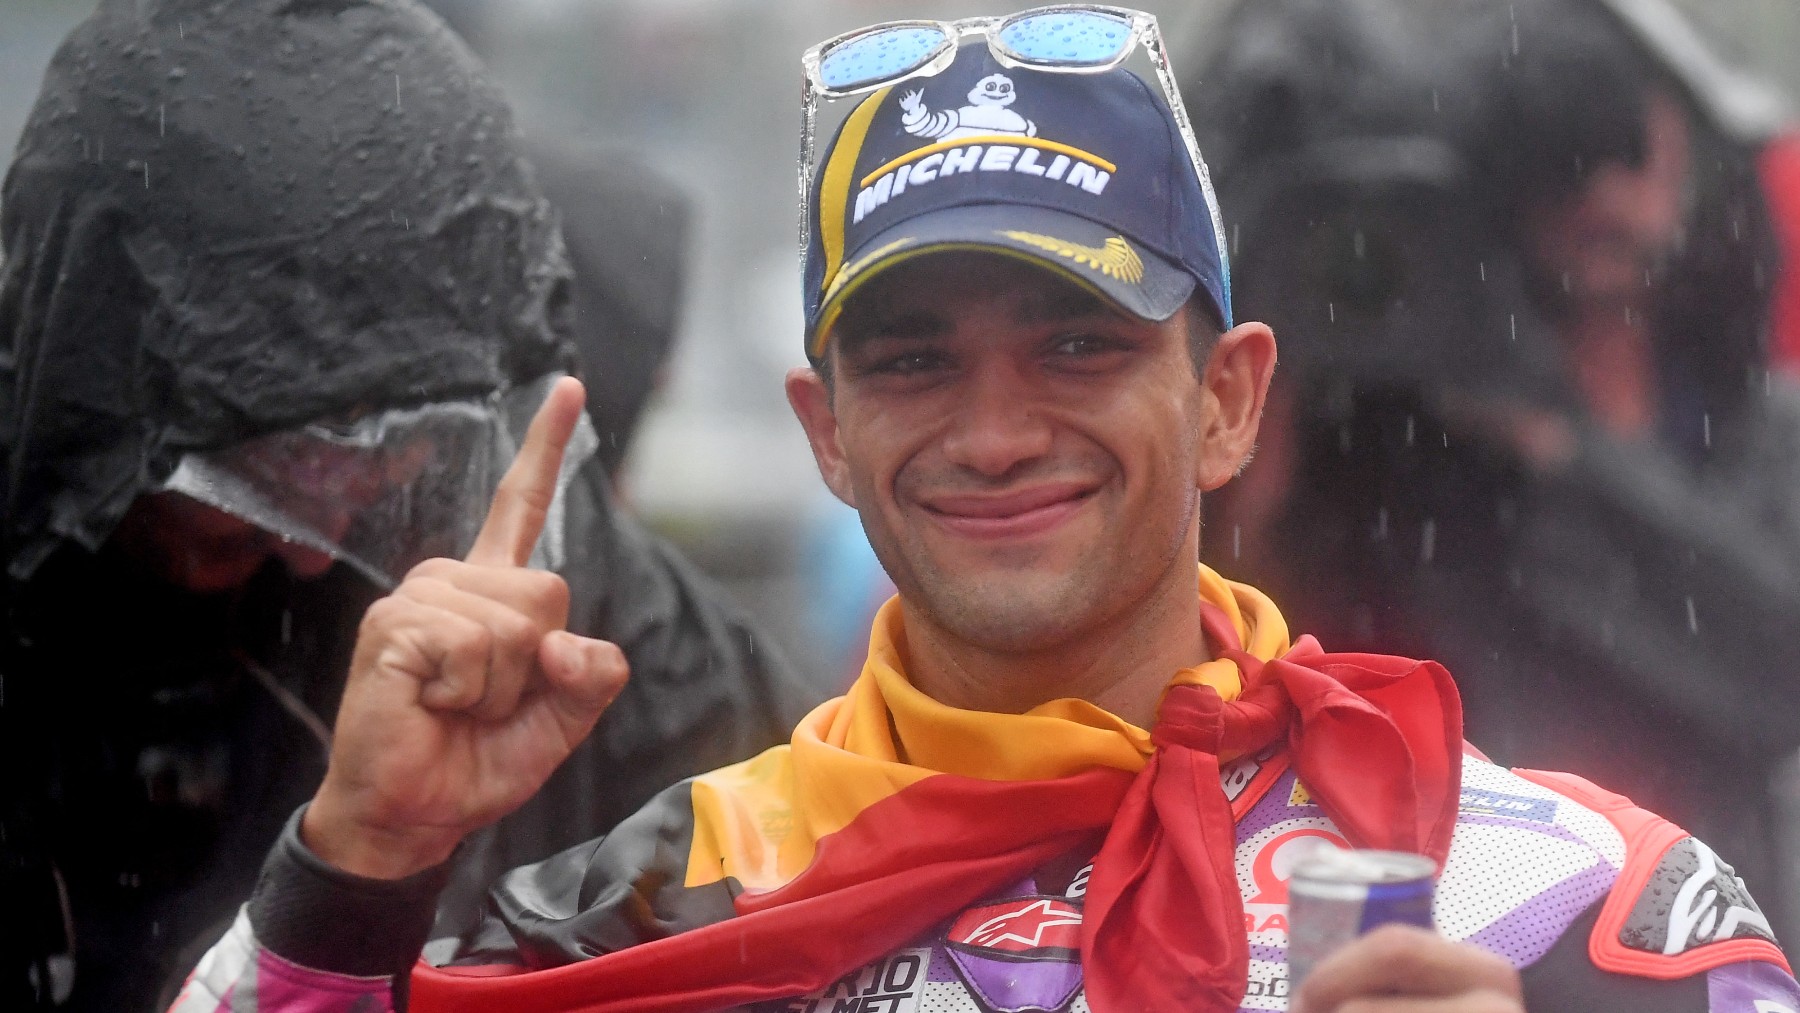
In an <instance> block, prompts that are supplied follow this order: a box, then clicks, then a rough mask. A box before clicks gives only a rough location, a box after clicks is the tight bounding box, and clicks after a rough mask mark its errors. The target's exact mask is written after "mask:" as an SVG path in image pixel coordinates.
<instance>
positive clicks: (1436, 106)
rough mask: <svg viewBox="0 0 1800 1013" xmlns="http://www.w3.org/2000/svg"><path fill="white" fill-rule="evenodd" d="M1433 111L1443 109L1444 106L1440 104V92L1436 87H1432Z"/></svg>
mask: <svg viewBox="0 0 1800 1013" xmlns="http://www.w3.org/2000/svg"><path fill="white" fill-rule="evenodd" d="M1431 111H1432V112H1434V113H1435V112H1442V111H1443V107H1442V106H1440V105H1439V104H1438V92H1437V89H1436V88H1433V89H1431Z"/></svg>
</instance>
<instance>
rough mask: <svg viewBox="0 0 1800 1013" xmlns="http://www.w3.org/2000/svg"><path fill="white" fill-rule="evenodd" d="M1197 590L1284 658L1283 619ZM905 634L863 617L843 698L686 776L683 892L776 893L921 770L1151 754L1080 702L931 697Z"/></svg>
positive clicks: (1245, 633) (1128, 763) (1032, 776)
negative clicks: (858, 653) (1026, 706)
mask: <svg viewBox="0 0 1800 1013" xmlns="http://www.w3.org/2000/svg"><path fill="white" fill-rule="evenodd" d="M1199 591H1200V598H1201V600H1203V601H1206V602H1209V603H1211V604H1213V605H1215V606H1217V607H1218V608H1220V609H1221V610H1223V611H1224V613H1225V614H1226V616H1227V617H1229V618H1230V620H1231V622H1232V624H1233V625H1234V626H1235V627H1236V629H1237V634H1238V639H1239V641H1240V642H1241V643H1242V644H1243V645H1244V648H1245V650H1246V651H1247V652H1248V653H1249V654H1251V655H1253V656H1255V657H1257V658H1260V659H1263V660H1267V659H1270V658H1274V657H1277V656H1279V655H1282V654H1285V653H1286V652H1287V650H1288V647H1289V646H1290V645H1289V643H1288V630H1287V623H1286V622H1285V621H1284V620H1283V619H1282V618H1281V613H1280V612H1279V611H1278V610H1277V609H1276V608H1275V604H1274V603H1273V602H1271V601H1270V600H1269V599H1268V598H1267V597H1266V596H1264V595H1263V593H1262V592H1260V591H1258V590H1256V589H1255V588H1253V587H1250V586H1248V585H1246V584H1238V583H1234V582H1231V581H1228V580H1225V579H1224V578H1223V577H1220V576H1219V575H1218V574H1217V573H1214V572H1213V571H1212V570H1210V569H1208V568H1206V567H1204V566H1202V567H1200V580H1199ZM905 638H906V627H905V622H904V618H903V616H902V613H901V608H900V601H899V599H898V598H895V599H891V600H889V601H888V603H887V604H886V605H883V606H882V607H881V611H880V612H879V613H877V614H876V616H875V623H874V628H873V629H872V630H871V632H870V636H869V657H868V660H867V661H866V662H865V663H864V665H863V670H862V674H861V675H860V676H858V677H857V680H856V682H855V683H853V684H852V685H851V687H850V691H849V692H848V693H846V694H845V695H844V696H841V697H838V698H837V699H835V700H829V701H826V702H825V703H823V704H820V705H819V706H818V707H817V708H816V709H814V710H813V712H812V713H811V714H809V715H807V716H806V718H805V719H804V720H802V721H801V722H800V725H799V727H798V728H796V729H795V730H794V736H793V739H792V740H791V741H790V742H789V744H788V745H785V746H776V747H775V748H773V749H770V750H769V751H768V752H765V753H763V754H762V755H761V756H758V757H756V758H754V759H751V760H747V761H745V762H743V763H739V764H735V765H733V766H730V767H725V768H723V769H721V770H716V771H713V772H712V773H710V774H704V775H702V776H701V777H699V778H697V779H695V781H694V785H693V794H692V800H693V807H694V836H693V843H692V846H691V847H690V849H689V852H688V868H687V878H686V883H687V885H688V886H690V887H692V886H703V885H705V884H708V883H714V882H717V881H719V880H720V879H723V878H725V877H731V878H734V879H736V880H737V881H738V882H739V883H741V884H743V886H744V888H745V889H747V890H753V891H761V890H772V889H774V888H776V887H779V886H781V885H783V884H785V883H787V882H789V881H790V880H792V879H793V878H794V877H795V876H798V875H799V874H800V873H801V872H802V871H804V870H805V868H806V866H807V864H808V863H810V862H811V861H812V857H813V852H814V849H815V848H816V847H817V844H818V842H819V841H820V840H822V839H823V838H825V837H826V836H827V835H829V834H832V833H835V832H837V831H839V830H842V829H843V828H844V827H845V826H848V825H849V823H850V821H851V820H853V819H855V818H856V815H857V814H858V813H860V812H862V810H863V809H865V808H867V807H868V806H870V805H873V804H875V803H876V802H880V801H881V800H883V799H885V798H887V797H889V796H890V795H893V794H895V793H896V792H898V791H900V790H902V789H904V788H906V787H907V786H908V785H911V784H914V783H916V782H918V781H919V780H921V779H923V778H926V777H930V776H932V775H933V774H957V775H961V776H964V777H980V778H986V779H988V780H998V781H1011V780H1046V779H1050V778H1056V777H1063V776H1067V775H1069V774H1073V773H1076V772H1078V771H1081V770H1086V769H1090V768H1092V767H1096V766H1101V767H1112V768H1115V769H1118V770H1125V771H1131V772H1134V773H1135V772H1136V771H1138V770H1141V769H1143V766H1144V762H1145V760H1146V759H1147V758H1148V757H1149V755H1150V753H1151V752H1152V750H1153V748H1154V747H1153V746H1152V745H1151V742H1150V733H1149V732H1148V731H1146V730H1144V729H1142V728H1139V727H1137V726H1136V725H1134V724H1132V723H1131V722H1129V721H1126V720H1124V719H1123V718H1120V717H1118V716H1116V715H1113V714H1111V713H1108V712H1107V711H1105V710H1102V709H1101V708H1099V707H1096V706H1094V705H1093V704H1090V703H1088V702H1086V701H1084V700H1075V699H1061V700H1051V701H1049V702H1047V703H1044V704H1040V705H1038V706H1037V707H1033V708H1032V709H1031V710H1029V711H1026V712H1025V713H1023V714H996V713H990V712H987V711H971V710H962V709H959V708H955V707H949V706H946V705H944V704H941V703H938V702H937V701H935V700H933V699H931V698H930V697H928V696H926V695H925V694H924V693H922V692H920V691H919V690H918V689H917V688H915V687H914V686H913V685H912V683H911V682H910V681H909V680H908V679H907V677H906V673H905V667H904V661H903V657H902V656H903V653H904V650H905ZM1187 684H1198V685H1205V686H1211V687H1213V689H1215V690H1217V691H1218V693H1219V695H1220V696H1221V697H1223V698H1225V699H1226V700H1232V699H1235V698H1236V697H1237V695H1238V693H1239V692H1241V691H1242V688H1243V685H1242V681H1241V678H1240V673H1239V671H1238V668H1237V665H1236V664H1234V663H1233V662H1231V661H1228V660H1225V659H1214V660H1211V661H1207V662H1204V663H1202V664H1200V665H1196V666H1195V667H1193V668H1186V669H1182V670H1180V671H1178V672H1176V673H1174V675H1173V676H1172V677H1171V678H1170V685H1187ZM902 755H904V757H905V758H904V759H902Z"/></svg>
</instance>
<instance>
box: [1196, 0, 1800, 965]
mask: <svg viewBox="0 0 1800 1013" xmlns="http://www.w3.org/2000/svg"><path fill="white" fill-rule="evenodd" d="M1221 37H1222V38H1226V39H1228V40H1230V41H1229V44H1228V45H1227V46H1226V47H1224V48H1221V50H1220V51H1219V52H1220V55H1219V58H1218V59H1217V60H1216V61H1215V62H1214V64H1213V65H1212V66H1210V67H1208V68H1205V70H1204V71H1203V73H1202V74H1201V75H1200V76H1199V77H1197V78H1195V79H1193V80H1194V84H1193V86H1192V87H1191V88H1190V94H1192V95H1193V96H1194V97H1195V100H1196V104H1198V105H1200V106H1201V107H1202V109H1203V110H1217V111H1218V112H1219V114H1218V115H1217V116H1209V115H1208V114H1207V113H1206V112H1202V113H1200V114H1199V115H1197V116H1196V122H1199V123H1212V124H1217V125H1219V127H1220V134H1221V136H1219V137H1217V138H1213V139H1212V140H1211V143H1210V145H1209V147H1208V150H1209V151H1212V152H1214V153H1215V161H1214V165H1215V167H1216V168H1215V171H1216V173H1217V178H1218V179H1219V189H1220V194H1221V200H1222V201H1223V203H1224V204H1225V206H1226V207H1232V208H1235V209H1236V211H1237V214H1238V215H1239V216H1241V220H1240V226H1241V229H1240V234H1241V236H1242V237H1243V242H1242V244H1241V248H1240V249H1239V250H1238V256H1237V258H1236V260H1235V263H1234V265H1233V266H1234V269H1235V273H1234V278H1235V281H1236V283H1237V288H1236V292H1237V296H1238V298H1239V300H1240V301H1241V302H1242V303H1243V304H1244V305H1245V307H1246V312H1247V313H1250V314H1252V315H1261V316H1262V318H1263V319H1267V320H1269V321H1270V322H1271V324H1272V325H1274V326H1275V327H1276V329H1277V331H1278V332H1279V333H1281V334H1282V335H1283V336H1284V338H1285V339H1286V340H1285V342H1284V345H1283V349H1284V352H1286V353H1287V354H1286V356H1285V357H1284V366H1285V367H1286V372H1287V374H1288V375H1287V376H1286V377H1283V378H1278V380H1277V387H1278V391H1277V392H1276V393H1272V395H1271V403H1272V404H1273V405H1275V406H1276V407H1275V408H1273V409H1272V412H1271V415H1270V416H1269V419H1268V421H1266V422H1265V425H1264V437H1263V447H1262V454H1261V456H1260V458H1259V460H1258V461H1257V462H1256V463H1255V464H1254V465H1252V467H1251V468H1250V469H1249V472H1248V473H1247V474H1246V475H1245V476H1244V480H1243V481H1241V482H1240V483H1237V484H1235V485H1234V486H1233V487H1232V488H1230V489H1228V490H1226V495H1224V496H1220V497H1216V498H1215V500H1214V501H1213V502H1212V503H1209V516H1208V522H1209V524H1210V525H1212V531H1213V537H1212V538H1211V539H1210V540H1209V541H1208V543H1207V544H1208V546H1209V547H1210V550H1211V552H1212V554H1213V558H1214V560H1215V561H1216V563H1217V565H1219V566H1220V567H1221V568H1222V569H1225V570H1226V571H1227V572H1230V573H1233V574H1234V575H1242V576H1244V577H1246V578H1250V579H1256V580H1259V581H1260V582H1262V583H1264V584H1265V585H1268V586H1271V590H1272V592H1273V593H1274V594H1275V595H1276V597H1277V598H1278V599H1280V600H1282V601H1284V602H1287V603H1288V604H1289V607H1290V608H1292V609H1293V610H1295V611H1296V612H1298V613H1300V615H1301V616H1302V617H1303V623H1304V625H1306V626H1307V627H1308V628H1313V629H1317V630H1319V631H1320V637H1321V639H1322V640H1324V641H1325V642H1326V643H1329V644H1332V645H1334V647H1336V648H1337V649H1340V650H1357V649H1362V648H1363V647H1364V646H1366V645H1372V644H1379V645H1383V646H1385V647H1386V648H1387V649H1390V650H1391V649H1399V650H1402V651H1405V652H1408V653H1414V654H1417V655H1419V656H1422V657H1432V658H1437V659H1440V660H1442V661H1443V662H1444V664H1445V665H1446V666H1447V667H1448V668H1450V670H1452V671H1454V672H1455V673H1457V676H1458V682H1459V685H1460V687H1461V689H1462V692H1463V695H1464V698H1465V700H1467V702H1468V705H1467V712H1468V714H1469V716H1470V717H1469V729H1470V730H1469V738H1470V739H1471V740H1472V741H1476V742H1479V743H1481V744H1482V748H1484V749H1486V750H1489V751H1490V752H1492V753H1493V754H1494V756H1495V758H1496V759H1497V760H1500V761H1501V762H1505V763H1511V764H1519V765H1523V766H1530V767H1542V768H1551V769H1579V770H1582V771H1584V772H1585V773H1588V774H1590V775H1591V776H1593V777H1594V778H1595V779H1596V780H1598V781H1600V782H1602V783H1605V784H1607V785H1609V786H1611V787H1613V788H1614V789H1616V790H1618V791H1621V792H1623V793H1625V794H1627V795H1629V796H1631V797H1632V798H1633V799H1634V800H1635V801H1637V802H1638V803H1640V804H1642V805H1646V806H1649V807H1651V808H1653V809H1656V810H1657V811H1659V812H1662V813H1664V814H1666V815H1667V816H1668V817H1669V818H1670V819H1673V820H1674V821H1676V822H1677V823H1680V824H1682V825H1683V826H1684V827H1686V828H1687V829H1689V830H1691V831H1692V832H1694V833H1696V834H1699V835H1701V836H1703V837H1705V838H1707V839H1708V840H1709V841H1711V843H1712V844H1713V845H1714V846H1716V847H1718V849H1719V851H1720V854H1721V855H1723V856H1724V857H1725V858H1726V859H1727V860H1729V861H1731V862H1732V863H1734V864H1735V865H1736V866H1737V868H1738V871H1739V872H1741V873H1742V874H1743V875H1744V878H1745V879H1747V880H1749V881H1752V882H1763V883H1773V882H1777V881H1779V880H1781V879H1782V878H1783V873H1786V874H1788V875H1790V876H1791V862H1790V861H1786V860H1783V859H1782V858H1781V856H1780V850H1779V849H1780V845H1779V843H1778V836H1779V835H1778V833H1777V828H1776V827H1775V826H1773V825H1772V822H1773V820H1774V818H1775V809H1776V807H1775V805H1774V804H1773V799H1772V795H1771V789H1770V773H1771V771H1772V770H1773V769H1774V768H1775V766H1776V765H1777V763H1779V762H1780V761H1781V760H1782V759H1783V758H1784V757H1788V756H1791V755H1792V754H1793V752H1794V750H1795V749H1796V748H1797V747H1800V725H1797V724H1796V722H1795V721H1794V720H1793V712H1792V707H1791V705H1790V703H1789V700H1790V698H1791V695H1792V692H1793V688H1794V686H1795V678H1796V673H1797V672H1800V641H1796V640H1795V638H1794V636H1793V634H1792V626H1793V620H1794V616H1795V615H1796V614H1800V497H1797V496H1796V495H1795V490H1796V488H1800V393H1797V392H1796V391H1795V390H1794V389H1793V387H1792V385H1791V382H1790V381H1787V380H1785V379H1784V378H1783V377H1782V376H1780V375H1772V374H1771V373H1770V370H1769V368H1768V362H1767V357H1766V352H1765V349H1764V335H1765V331H1766V322H1767V312H1768V298H1769V289H1770V287H1771V286H1772V285H1773V282H1774V278H1775V274H1776V271H1777V270H1778V268H1779V267H1780V265H1779V263H1778V258H1777V255H1776V253H1775V251H1774V247H1773V242H1772V234H1771V231H1770V225H1769V218H1768V212H1767V210H1766V209H1765V206H1764V204H1763V201H1762V198H1761V195H1760V193H1759V190H1758V183H1757V177H1756V172H1755V156H1756V153H1757V151H1758V149H1759V146H1760V144H1761V142H1762V140H1763V139H1764V138H1766V137H1767V136H1768V135H1769V131H1770V130H1771V128H1773V127H1775V126H1777V125H1778V124H1779V118H1778V117H1777V116H1772V115H1770V112H1771V111H1772V107H1771V105H1770V104H1769V103H1767V102H1765V101H1763V100H1762V98H1761V96H1762V94H1763V93H1761V92H1759V90H1758V89H1757V87H1756V86H1755V85H1754V83H1753V82H1748V81H1746V80H1745V79H1743V78H1741V77H1738V76H1736V75H1735V74H1734V73H1731V72H1729V71H1727V70H1726V69H1724V67H1723V65H1722V64H1721V63H1720V62H1719V61H1718V60H1717V59H1716V58H1715V57H1713V56H1712V55H1711V54H1710V53H1709V52H1708V51H1707V50H1706V48H1705V47H1704V45H1702V43H1701V41H1700V40H1699V38H1698V37H1697V36H1695V35H1694V34H1693V33H1692V31H1691V29H1687V28H1686V27H1685V25H1684V23H1683V22H1682V20H1681V19H1680V18H1679V16H1678V15H1677V14H1676V13H1675V12H1674V11H1673V9H1671V8H1669V7H1668V6H1667V5H1666V4H1663V3H1661V2H1659V0H1607V2H1600V0H1530V2H1527V0H1517V2H1511V3H1508V2H1491V0H1456V2H1443V3H1440V2H1437V0H1425V2H1421V0H1344V2H1336V0H1332V2H1323V0H1286V2H1281V3H1275V4H1259V5H1245V6H1244V7H1242V8H1240V9H1239V11H1238V12H1237V13H1236V14H1235V15H1234V16H1233V18H1232V20H1231V21H1230V24H1229V27H1228V29H1227V30H1225V31H1224V32H1222V33H1221ZM1427 39H1429V40H1432V41H1431V42H1430V43H1429V44H1427V43H1426V42H1425V41H1424V40H1427ZM1202 82H1203V86H1202ZM1203 140H1204V139H1203ZM1788 269H1790V270H1791V269H1792V268H1788ZM1283 417H1285V418H1287V419H1288V420H1289V421H1288V422H1286V423H1282V422H1280V421H1277V420H1279V419H1281V418H1283ZM1302 476H1303V477H1304V478H1302ZM1275 546H1279V547H1280V551H1279V552H1278V553H1277V552H1274V551H1271V550H1272V547H1275ZM1296 560H1305V561H1307V563H1308V565H1309V567H1316V568H1317V569H1307V570H1301V569H1299V568H1298V567H1296V565H1295V561H1296ZM1319 572H1329V573H1333V574H1338V575H1343V576H1341V577H1339V578H1336V579H1333V580H1330V581H1320V580H1318V579H1316V574H1317V573H1319ZM1765 893H1766V894H1767V895H1768V898H1769V900H1771V901H1774V902H1775V903H1773V904H1772V905H1771V906H1772V910H1771V911H1770V912H1769V913H1770V915H1771V918H1772V920H1774V921H1775V923H1776V927H1777V929H1778V930H1779V929H1781V928H1782V927H1783V925H1784V923H1785V924H1788V925H1791V924H1793V919H1794V916H1795V914H1796V912H1793V911H1786V910H1781V909H1780V904H1779V901H1778V900H1777V898H1780V897H1783V896H1791V893H1784V892H1782V891H1778V890H1765Z"/></svg>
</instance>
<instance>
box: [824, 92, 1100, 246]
mask: <svg viewBox="0 0 1800 1013" xmlns="http://www.w3.org/2000/svg"><path fill="white" fill-rule="evenodd" d="M1017 100H1018V93H1017V92H1016V91H1015V90H1014V89H1013V83H1012V79H1011V78H1009V77H1007V76H1006V75H1005V74H989V75H988V76H987V77H984V78H982V79H981V80H980V81H977V82H976V83H975V87H974V88H973V89H972V90H970V92H969V94H968V104H967V105H965V106H963V107H961V108H960V109H945V110H939V111H937V112H933V111H931V110H930V109H928V108H927V107H926V105H925V93H924V92H922V91H916V90H915V91H910V92H907V93H906V94H904V95H902V96H901V97H900V127H901V129H902V130H904V131H906V133H907V134H908V135H909V136H912V137H917V138H920V139H922V140H928V141H931V142H932V143H930V144H927V145H926V146H924V147H922V148H919V149H916V150H914V151H913V152H910V153H908V154H906V155H902V156H900V157H899V158H897V159H895V160H894V161H892V162H889V163H888V164H887V165H884V166H882V167H881V168H879V169H877V170H875V172H873V173H871V174H870V175H869V176H868V178H866V179H864V180H863V181H862V189H861V190H859V191H858V192H857V194H856V209H855V212H854V214H853V216H852V218H851V223H852V224H854V223H856V222H860V221H862V220H863V219H864V218H866V217H868V215H869V213H870V212H871V211H874V210H875V209H876V208H878V207H881V206H882V205H883V204H886V203H887V202H888V201H890V200H892V199H893V198H895V197H898V196H900V195H901V194H903V193H905V192H906V191H907V189H908V188H909V187H919V186H924V185H926V184H929V183H932V182H934V181H936V180H939V179H944V178H946V177H949V176H954V175H956V174H957V173H962V172H1020V173H1024V174H1026V175H1028V176H1040V177H1042V178H1044V179H1047V180H1051V181H1053V182H1061V183H1067V184H1069V185H1070V186H1075V187H1080V188H1081V189H1082V190H1083V191H1085V192H1087V193H1090V194H1093V195H1095V196H1099V195H1100V194H1103V193H1105V192H1106V184H1107V183H1109V182H1111V180H1112V174H1113V171H1114V170H1115V169H1116V168H1117V166H1115V165H1113V164H1112V163H1111V162H1108V161H1107V160H1105V159H1103V158H1100V157H1099V156H1097V155H1093V154H1090V153H1088V152H1085V151H1082V150H1080V149H1078V148H1073V147H1070V146H1068V145H1065V144H1058V143H1055V142H1052V141H1044V140H1040V139H1039V138H1038V136H1037V124H1036V123H1033V122H1032V121H1031V120H1029V119H1027V118H1025V117H1024V116H1023V115H1021V114H1020V113H1018V112H1017V111H1015V110H1014V109H1013V108H1012V105H1013V103H1014V102H1015V101H1017ZM977 138H978V139H980V140H982V141H984V142H987V143H983V144H957V143H956V142H958V141H963V140H972V139H977ZM1009 138H1018V142H1017V143H1012V144H1009V143H1001V142H1004V141H1006V140H1007V139H1009Z"/></svg>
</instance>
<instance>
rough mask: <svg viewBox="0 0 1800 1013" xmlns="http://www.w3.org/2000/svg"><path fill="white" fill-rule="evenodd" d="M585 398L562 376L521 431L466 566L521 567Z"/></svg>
mask: <svg viewBox="0 0 1800 1013" xmlns="http://www.w3.org/2000/svg"><path fill="white" fill-rule="evenodd" d="M586 397H587V394H586V392H585V391H584V390H583V389H582V386H581V381H579V380H577V379H575V378H574V377H567V376H565V377H563V378H562V379H561V380H558V381H557V382H556V385H555V386H554V387H551V388H550V395H549V396H548V397H546V398H544V404H543V406H542V407H540V408H539V409H538V411H537V415H536V416H534V417H533V418H532V420H531V428H530V429H527V430H526V431H525V442H524V443H523V444H521V445H520V446H519V453H518V456H516V457H514V458H513V462H512V466H511V467H510V468H507V469H506V477H505V478H502V479H501V480H500V487H499V488H498V489H495V490H494V502H493V504H492V505H490V506H489V507H488V515H487V520H485V521H483V522H482V525H481V533H480V534H477V535H476V536H475V546H474V548H471V549H470V550H469V555H468V561H469V562H471V563H474V564H476V565H478V566H524V565H525V564H526V563H527V562H528V561H529V560H530V559H531V550H532V548H533V547H534V546H536V545H537V540H538V536H539V535H540V534H542V533H543V531H544V518H545V516H547V515H548V514H549V512H550V501H551V500H552V499H554V498H555V497H556V476H557V473H558V472H559V471H561V470H562V459H563V451H564V449H565V448H567V447H568V445H569V437H570V436H571V435H573V434H574V432H575V423H576V422H577V421H578V420H579V419H580V418H581V407H582V404H583V402H584V401H585V399H586Z"/></svg>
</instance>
